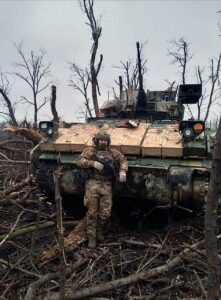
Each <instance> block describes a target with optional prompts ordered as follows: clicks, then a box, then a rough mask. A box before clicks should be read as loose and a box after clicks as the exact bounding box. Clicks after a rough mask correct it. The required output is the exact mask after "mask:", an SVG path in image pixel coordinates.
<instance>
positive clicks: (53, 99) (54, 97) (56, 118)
mask: <svg viewBox="0 0 221 300" xmlns="http://www.w3.org/2000/svg"><path fill="white" fill-rule="evenodd" d="M56 100H57V94H56V86H55V85H52V86H51V101H50V102H51V112H52V115H53V122H57V123H58V122H59V116H58V112H57V109H56Z"/></svg>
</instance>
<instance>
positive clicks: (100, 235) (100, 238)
mask: <svg viewBox="0 0 221 300" xmlns="http://www.w3.org/2000/svg"><path fill="white" fill-rule="evenodd" d="M97 240H98V242H103V240H104V234H103V231H102V230H101V229H100V230H97Z"/></svg>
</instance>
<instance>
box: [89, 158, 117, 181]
mask: <svg viewBox="0 0 221 300" xmlns="http://www.w3.org/2000/svg"><path fill="white" fill-rule="evenodd" d="M91 159H93V160H94V161H98V162H99V163H101V164H102V165H103V166H104V172H105V173H106V174H108V175H111V176H114V175H115V168H114V166H112V165H111V162H112V161H111V160H110V159H108V158H100V157H98V156H96V155H93V156H92V157H91Z"/></svg>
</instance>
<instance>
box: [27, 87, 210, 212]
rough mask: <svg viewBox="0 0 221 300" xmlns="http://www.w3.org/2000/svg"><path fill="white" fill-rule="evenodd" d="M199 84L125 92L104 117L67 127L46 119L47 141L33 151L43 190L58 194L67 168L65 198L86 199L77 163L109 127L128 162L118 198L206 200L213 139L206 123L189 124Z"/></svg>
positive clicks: (108, 105)
mask: <svg viewBox="0 0 221 300" xmlns="http://www.w3.org/2000/svg"><path fill="white" fill-rule="evenodd" d="M201 90H202V88H201V86H200V85H198V84H189V85H180V86H179V89H178V91H172V90H166V91H147V92H144V91H141V90H140V89H139V90H133V91H124V92H122V96H121V99H118V100H113V101H106V102H104V104H103V105H102V106H101V108H100V117H99V118H90V119H88V120H87V123H84V124H82V123H79V124H73V125H71V126H70V127H69V128H64V127H63V128H61V127H59V126H58V124H55V123H53V122H47V121H45V122H44V121H43V122H40V124H39V130H40V132H41V133H43V134H44V136H45V138H44V139H43V140H42V141H41V142H40V143H39V144H38V145H37V147H36V148H35V149H34V150H33V152H32V161H33V164H34V165H35V167H36V173H37V181H38V184H39V186H40V188H41V190H42V191H43V192H45V193H46V194H48V195H50V194H53V191H54V182H53V172H54V171H55V169H56V168H57V166H58V164H60V165H62V174H63V175H62V178H61V191H62V194H63V195H65V194H73V195H83V193H84V178H83V176H82V175H81V171H80V170H79V169H78V168H77V167H76V165H75V159H76V158H77V157H78V155H79V154H80V153H81V152H82V151H83V149H84V148H85V147H86V146H90V145H92V137H93V135H94V134H95V133H96V132H97V131H98V130H100V129H101V128H105V129H106V130H107V131H108V133H109V134H110V137H111V147H113V148H116V149H118V150H120V151H121V152H122V153H124V155H125V156H126V157H127V159H128V163H129V171H128V176H127V183H126V184H120V183H118V182H117V183H116V184H115V185H114V190H115V193H116V194H117V195H121V196H122V197H130V198H134V199H135V200H134V201H137V200H136V199H139V201H143V203H144V204H145V203H146V204H149V203H151V202H152V203H155V204H157V205H164V204H171V203H176V204H178V205H184V206H185V205H187V204H188V203H192V202H194V203H200V202H204V200H205V195H206V192H207V185H208V180H209V171H210V168H211V156H212V148H213V138H212V135H210V134H209V132H208V131H207V130H206V128H205V124H204V122H203V121H200V120H192V119H191V120H183V114H184V104H189V105H190V104H194V103H197V101H198V100H199V98H200V96H201Z"/></svg>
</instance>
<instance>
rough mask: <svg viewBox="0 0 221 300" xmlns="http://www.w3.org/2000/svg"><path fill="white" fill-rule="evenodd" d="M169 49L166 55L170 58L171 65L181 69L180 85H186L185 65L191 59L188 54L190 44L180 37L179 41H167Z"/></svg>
mask: <svg viewBox="0 0 221 300" xmlns="http://www.w3.org/2000/svg"><path fill="white" fill-rule="evenodd" d="M169 43H170V45H171V48H169V49H168V55H170V56H171V57H172V60H171V63H172V64H178V65H179V66H180V67H181V75H182V84H185V83H186V71H187V63H188V62H189V61H190V60H191V59H192V57H193V55H191V54H190V43H187V41H186V40H185V39H184V38H183V37H181V38H180V39H179V40H171V41H169Z"/></svg>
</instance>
